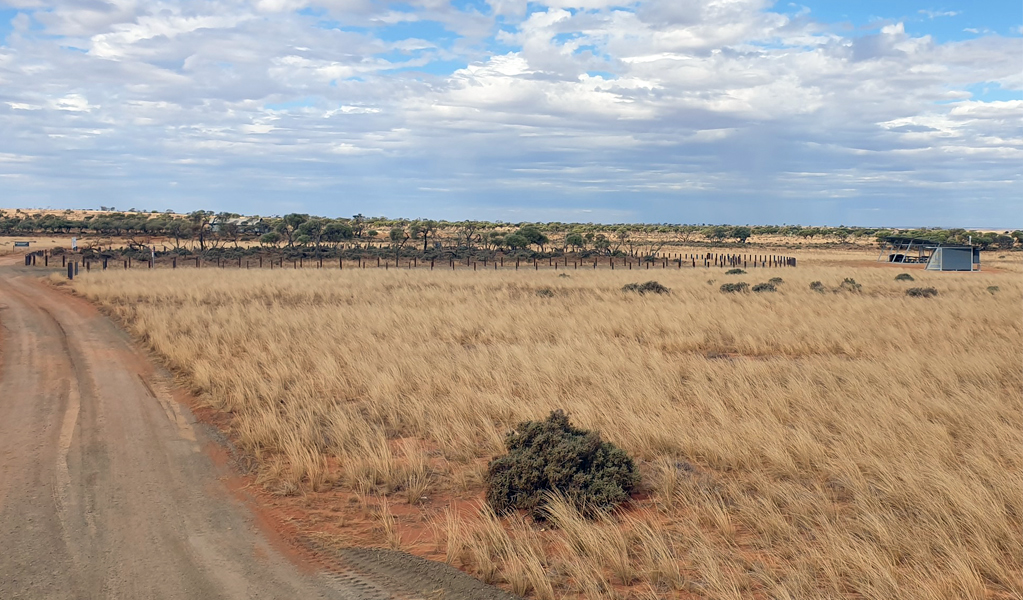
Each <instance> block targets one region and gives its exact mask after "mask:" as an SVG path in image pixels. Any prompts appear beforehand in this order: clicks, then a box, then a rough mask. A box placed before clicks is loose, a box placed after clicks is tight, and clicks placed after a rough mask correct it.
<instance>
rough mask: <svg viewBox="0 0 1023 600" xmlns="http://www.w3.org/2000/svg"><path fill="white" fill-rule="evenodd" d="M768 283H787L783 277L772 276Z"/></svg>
mask: <svg viewBox="0 0 1023 600" xmlns="http://www.w3.org/2000/svg"><path fill="white" fill-rule="evenodd" d="M767 283H773V284H774V285H778V284H779V283H785V280H784V279H782V278H781V277H772V278H770V279H768V280H767Z"/></svg>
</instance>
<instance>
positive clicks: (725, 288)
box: [721, 281, 749, 294]
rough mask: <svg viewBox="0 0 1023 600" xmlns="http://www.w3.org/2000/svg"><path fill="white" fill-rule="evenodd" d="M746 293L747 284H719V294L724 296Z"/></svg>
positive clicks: (742, 282) (741, 282)
mask: <svg viewBox="0 0 1023 600" xmlns="http://www.w3.org/2000/svg"><path fill="white" fill-rule="evenodd" d="M748 291H749V284H748V283H746V282H745V281H740V282H738V283H722V284H721V292H722V293H725V294H734V293H737V292H748Z"/></svg>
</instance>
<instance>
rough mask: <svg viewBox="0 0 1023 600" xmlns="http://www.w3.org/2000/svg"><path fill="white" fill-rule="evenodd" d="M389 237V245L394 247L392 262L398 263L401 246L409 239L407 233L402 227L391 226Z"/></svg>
mask: <svg viewBox="0 0 1023 600" xmlns="http://www.w3.org/2000/svg"><path fill="white" fill-rule="evenodd" d="M389 237H390V239H391V246H392V247H393V248H394V264H398V256H399V254H400V253H401V247H402V246H404V245H405V242H407V241H409V235H408V233H406V232H405V228H404V227H393V228H391V233H390V235H389Z"/></svg>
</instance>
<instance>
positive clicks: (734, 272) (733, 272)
mask: <svg viewBox="0 0 1023 600" xmlns="http://www.w3.org/2000/svg"><path fill="white" fill-rule="evenodd" d="M745 274H746V271H743V270H742V269H728V270H727V271H725V275H745Z"/></svg>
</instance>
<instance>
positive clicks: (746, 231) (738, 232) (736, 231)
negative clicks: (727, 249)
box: [731, 225, 753, 244]
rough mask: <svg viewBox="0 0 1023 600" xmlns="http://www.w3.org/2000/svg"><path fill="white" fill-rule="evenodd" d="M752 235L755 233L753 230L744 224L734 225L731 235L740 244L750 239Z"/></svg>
mask: <svg viewBox="0 0 1023 600" xmlns="http://www.w3.org/2000/svg"><path fill="white" fill-rule="evenodd" d="M751 235H753V232H752V231H751V230H750V228H749V227H746V226H744V225H740V226H737V227H732V231H731V236H732V237H733V238H735V240H736V241H737V242H739V243H740V244H745V243H746V240H748V239H749V238H750V236H751Z"/></svg>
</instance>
